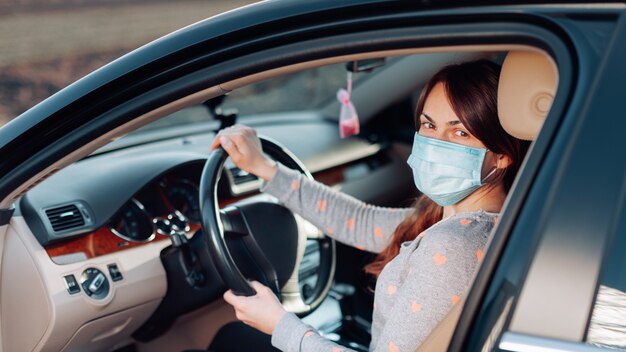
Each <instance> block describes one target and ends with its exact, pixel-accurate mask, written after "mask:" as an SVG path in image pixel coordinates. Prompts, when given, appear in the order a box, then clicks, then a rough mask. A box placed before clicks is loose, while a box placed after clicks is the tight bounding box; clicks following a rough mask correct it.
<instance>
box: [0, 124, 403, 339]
mask: <svg viewBox="0 0 626 352" xmlns="http://www.w3.org/2000/svg"><path fill="white" fill-rule="evenodd" d="M294 129H296V130H299V133H293V131H294ZM259 133H260V134H262V135H266V136H270V137H271V138H273V139H275V140H280V141H281V142H282V143H283V144H284V145H285V146H286V147H287V148H288V149H289V150H291V151H292V152H293V153H294V154H296V155H298V156H299V157H300V158H301V160H302V161H303V162H304V164H305V165H306V166H307V168H308V169H309V170H310V171H311V172H312V174H313V176H314V178H315V179H316V180H318V181H320V182H322V183H325V184H327V185H329V186H332V187H337V188H341V190H342V191H344V192H346V193H348V194H354V195H358V197H359V198H361V199H362V200H364V201H368V202H375V203H378V204H384V202H381V199H382V198H384V197H390V198H396V199H397V198H400V197H405V196H406V194H407V193H406V189H401V188H398V186H397V185H398V184H407V185H410V184H411V183H410V174H409V173H407V172H406V171H407V170H406V165H405V163H404V160H405V159H404V156H401V157H399V158H397V159H395V158H394V157H390V156H389V153H388V151H387V150H383V149H382V148H381V146H380V145H378V144H372V143H369V142H367V141H364V140H360V139H347V140H341V139H339V137H338V136H336V134H335V133H336V126H334V125H333V124H329V123H327V122H324V121H321V120H320V121H318V122H304V123H302V124H300V125H297V124H296V125H291V126H289V127H286V126H284V125H283V126H271V125H270V126H265V127H263V128H259ZM303 134H304V135H318V136H320V137H319V138H318V139H316V140H310V141H307V143H302V140H301V138H300V137H298V136H301V135H303ZM212 138H213V135H212V134H211V133H208V134H206V133H205V134H197V135H187V136H184V137H182V138H170V139H165V140H161V141H158V140H157V141H153V142H150V143H146V144H143V145H138V146H133V147H130V148H122V149H118V150H109V151H106V152H103V153H100V154H94V155H92V156H90V157H88V158H85V159H83V160H81V161H79V162H76V163H74V164H72V165H70V166H69V167H66V168H65V169H63V170H61V171H59V172H57V173H56V174H54V175H52V176H51V177H49V178H48V179H46V180H45V181H44V182H42V183H41V184H39V185H38V186H37V187H35V188H33V189H31V190H30V191H29V192H28V193H27V194H26V195H24V196H23V197H22V198H21V199H20V201H19V203H18V206H17V209H16V210H17V211H16V218H18V219H19V218H23V223H21V222H20V221H15V226H14V228H15V232H16V234H15V236H16V237H15V238H16V239H17V238H19V240H18V241H17V242H15V243H13V242H11V241H10V240H7V243H6V244H5V245H6V246H8V247H11V248H12V247H15V249H13V250H10V251H7V252H6V253H8V254H7V256H9V257H10V256H15V257H16V258H14V259H11V258H5V259H6V260H7V262H8V263H15V265H16V267H7V266H5V267H3V270H6V271H8V272H15V273H18V272H19V275H18V274H16V277H15V278H13V279H11V277H10V275H7V276H6V277H7V280H15V281H16V282H18V283H19V284H18V286H20V287H22V286H24V287H23V289H20V290H8V287H9V286H8V285H5V288H6V292H5V290H3V291H2V292H1V294H2V295H4V297H6V299H7V300H9V299H11V300H14V301H19V302H22V303H20V304H19V305H15V307H12V308H14V310H15V311H14V312H11V311H9V312H4V313H3V317H6V318H7V319H12V321H13V322H15V323H14V326H15V329H18V327H20V326H29V327H30V329H29V333H30V336H29V337H28V339H26V338H24V339H23V340H19V339H20V335H19V334H17V333H16V334H15V335H13V336H12V337H10V338H9V339H8V340H6V341H5V343H6V344H7V346H19V347H20V348H22V347H23V346H25V344H26V343H27V342H26V341H31V340H33V338H32V337H33V336H39V338H40V339H39V340H37V341H40V343H41V344H42V346H43V345H45V346H46V348H45V349H43V350H44V351H46V350H50V351H52V350H62V349H64V348H69V347H71V348H70V349H71V350H81V348H86V346H87V345H89V346H90V348H91V346H96V345H97V344H101V345H102V346H112V345H116V344H119V345H123V344H124V343H128V342H132V341H135V340H137V339H139V340H141V336H137V334H135V335H134V336H133V335H132V334H133V333H134V332H136V331H141V330H142V328H143V330H144V331H147V330H149V331H150V333H149V334H147V335H144V337H145V340H149V339H152V338H154V337H155V336H159V335H161V334H163V333H165V332H166V331H167V329H169V328H170V326H171V324H173V323H174V321H176V319H177V318H178V316H179V315H180V311H169V310H167V309H163V306H167V305H168V304H169V302H172V300H174V301H177V302H179V301H181V302H182V303H183V305H184V309H182V311H188V312H191V311H193V310H194V309H198V307H202V306H204V305H206V304H207V302H211V301H213V300H217V299H218V298H219V297H221V294H222V293H223V290H224V288H223V284H222V283H221V280H220V278H219V275H217V273H216V272H208V273H206V277H205V279H206V281H207V282H208V284H207V285H205V286H206V288H204V289H202V290H195V291H194V292H193V293H191V294H189V293H184V292H177V291H176V289H177V287H179V286H181V285H179V284H178V283H177V282H175V281H172V280H173V279H172V278H171V277H170V274H169V272H168V270H167V269H166V267H167V260H168V259H167V258H166V257H164V256H166V255H167V253H168V248H170V247H171V246H170V244H171V241H170V240H169V238H170V235H171V226H170V227H168V228H165V229H164V228H163V226H162V225H163V224H162V223H163V221H165V220H170V222H173V221H175V220H176V219H174V217H175V216H176V214H180V215H181V216H182V217H183V218H184V222H183V224H182V225H181V226H180V227H181V228H183V231H184V234H185V238H186V240H188V241H190V243H192V245H197V246H199V245H201V242H202V241H201V239H200V237H198V236H196V234H197V233H198V232H199V231H201V225H200V223H201V218H200V209H199V200H198V193H199V192H198V187H199V182H200V175H201V172H202V169H203V167H204V163H205V161H206V158H207V157H208V154H209V148H208V146H209V145H210V142H211V140H212ZM406 153H408V150H407V151H406ZM401 174H402V175H405V176H403V177H405V178H406V180H404V181H401V179H400V175H401ZM391 178H394V179H397V180H398V181H399V182H397V183H389V182H387V180H389V179H391ZM405 181H406V182H405ZM372 184H375V185H376V187H372ZM260 186H261V181H260V180H259V179H257V178H256V177H255V176H253V175H250V174H247V173H245V172H243V171H241V170H239V169H237V168H236V167H235V166H234V165H233V164H231V163H229V162H227V163H226V165H225V169H224V172H223V174H222V177H221V179H220V183H219V185H218V201H219V206H220V208H224V207H226V206H227V205H229V204H232V203H235V202H239V201H242V200H245V199H248V198H250V197H261V196H262V195H260V194H259V187H260ZM381 197H382V198H381ZM9 238H11V237H9ZM20 241H21V243H20ZM315 245H316V242H314V241H313V242H312V243H310V244H309V243H307V247H306V250H305V258H304V259H303V260H302V263H301V266H300V268H299V273H300V276H301V278H300V280H301V283H302V286H301V291H302V293H303V296H304V297H306V295H307V292H308V291H310V289H311V286H313V285H314V283H313V281H314V280H315V267H316V266H317V264H316V263H317V261H319V255H318V251H317V250H316V248H315ZM28 258H30V259H28ZM20 259H21V260H20ZM27 259H28V260H30V261H31V262H30V263H24V260H27ZM12 265H13V264H12ZM207 265H208V266H210V265H211V264H210V263H209V264H207ZM28 278H29V279H28ZM35 282H41V284H40V285H36V284H35ZM105 284H106V285H107V288H106V292H105V293H102V292H104V291H100V290H101V287H104V286H103V285H105ZM29 285H32V286H29ZM24 290H25V291H24ZM20 292H29V295H30V296H31V297H32V298H31V299H30V300H20V298H19V295H20ZM11 295H14V296H15V297H11ZM181 295H185V300H181V299H180V296H181ZM33 301H36V302H41V305H39V306H37V305H36V304H32V302H33ZM35 310H36V311H37V312H47V313H46V314H43V313H36V312H35ZM29 311H30V312H31V313H32V314H25V312H29ZM35 319H36V322H35ZM216 321H217V320H216ZM160 322H167V324H162V323H160ZM151 324H152V325H151ZM146 326H148V329H146V328H145V327H146ZM17 331H18V330H16V332H17ZM52 337H54V338H53V339H52ZM11 338H13V339H16V340H15V341H12V340H10V339H11ZM64 346H65V347H64ZM68 346H69V347H68ZM93 348H96V347H93Z"/></svg>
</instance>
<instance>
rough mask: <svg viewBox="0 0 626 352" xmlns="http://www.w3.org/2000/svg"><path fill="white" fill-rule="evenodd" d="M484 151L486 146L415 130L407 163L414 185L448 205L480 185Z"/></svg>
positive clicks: (434, 199) (439, 202) (485, 151)
mask: <svg viewBox="0 0 626 352" xmlns="http://www.w3.org/2000/svg"><path fill="white" fill-rule="evenodd" d="M486 153H487V149H482V148H473V147H468V146H465V145H461V144H456V143H450V142H446V141H442V140H438V139H434V138H428V137H424V136H422V135H420V134H419V133H415V139H414V141H413V151H412V153H411V155H410V156H409V160H408V161H407V163H408V164H409V166H411V168H412V169H413V179H414V181H415V186H417V189H419V190H420V192H422V193H423V194H425V195H426V196H427V197H428V198H430V199H432V200H433V201H435V203H437V204H439V205H441V206H448V205H452V204H456V203H458V202H459V201H461V200H462V199H463V198H465V197H467V196H468V195H470V194H471V193H472V192H474V191H475V190H476V189H477V188H479V187H480V186H482V185H483V179H481V177H480V173H481V170H482V167H483V161H484V160H485V154H486ZM495 170H496V169H495V168H494V169H493V170H492V171H491V172H490V173H489V175H487V176H486V177H485V178H487V177H489V176H491V174H493V172H494V171H495Z"/></svg>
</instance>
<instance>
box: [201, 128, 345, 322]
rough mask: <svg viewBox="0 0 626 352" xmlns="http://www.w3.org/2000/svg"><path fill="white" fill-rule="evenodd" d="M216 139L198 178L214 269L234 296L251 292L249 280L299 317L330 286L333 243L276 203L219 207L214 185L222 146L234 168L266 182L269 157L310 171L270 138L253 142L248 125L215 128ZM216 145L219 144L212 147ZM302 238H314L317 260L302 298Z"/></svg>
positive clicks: (270, 174) (316, 303) (272, 170)
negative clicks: (311, 284)
mask: <svg viewBox="0 0 626 352" xmlns="http://www.w3.org/2000/svg"><path fill="white" fill-rule="evenodd" d="M216 139H217V141H216V142H214V143H213V148H214V151H213V153H211V155H210V156H209V158H208V159H207V162H206V164H205V167H204V169H203V171H202V177H201V179H200V207H201V212H202V225H203V231H202V233H203V235H204V236H205V243H206V245H207V248H208V250H209V255H210V258H211V260H212V261H213V264H214V267H215V269H216V270H217V272H218V273H219V274H220V277H221V278H222V281H223V282H224V283H225V284H226V286H227V288H230V289H231V290H232V291H233V293H234V294H235V295H243V296H254V295H256V294H257V292H256V290H255V289H254V287H253V286H251V285H250V282H249V281H248V280H247V278H253V279H255V280H257V281H259V282H261V283H262V284H263V285H265V286H267V287H269V288H270V289H271V290H272V291H273V292H274V294H276V296H277V297H278V299H279V300H280V301H281V302H282V306H283V307H284V308H285V310H287V311H289V312H294V313H296V314H299V315H306V314H308V313H310V312H311V311H313V310H314V309H315V308H316V307H318V306H319V305H320V304H321V302H322V301H323V300H324V298H325V297H326V296H327V295H328V292H329V290H330V286H331V285H332V281H333V277H334V271H335V255H336V252H335V244H334V241H333V240H332V239H330V238H329V237H326V236H325V235H324V234H323V233H322V232H321V231H320V230H318V229H317V228H315V227H314V226H313V225H311V224H310V223H308V222H307V221H306V220H304V219H302V218H301V217H299V216H297V215H295V214H293V213H292V212H291V211H290V210H289V209H288V208H286V207H285V206H284V205H282V204H280V203H278V202H276V201H271V200H263V201H260V200H256V201H254V200H251V201H246V202H243V203H241V204H239V203H235V204H232V205H230V206H228V207H226V208H224V209H220V208H219V205H218V201H217V194H218V187H217V186H218V183H219V180H220V177H221V175H222V171H223V169H224V163H225V161H226V158H227V156H228V155H227V154H226V152H225V151H224V149H225V148H230V151H229V154H230V155H231V156H233V157H234V159H235V160H233V162H234V163H235V165H237V166H238V167H239V168H240V169H242V170H244V171H247V172H250V173H253V174H256V175H258V176H260V177H264V178H267V179H268V180H270V179H271V178H272V177H273V176H274V174H275V173H276V170H277V166H276V162H275V161H274V160H276V161H277V162H280V163H281V164H282V165H285V166H286V167H289V168H292V169H295V170H298V171H300V172H302V173H303V174H304V175H306V177H308V178H310V179H312V176H311V174H310V173H309V172H308V171H307V170H306V168H305V167H304V165H303V164H302V162H300V161H299V160H298V159H297V158H296V157H295V156H294V155H293V154H292V153H290V152H289V151H288V150H286V149H285V148H283V147H282V146H280V145H279V144H277V143H275V142H272V141H270V140H267V139H261V140H259V138H258V137H257V136H256V133H255V132H254V130H252V129H251V128H248V127H245V126H234V127H232V128H229V129H227V130H225V131H223V132H220V134H218V137H217V138H216ZM229 142H230V144H229ZM220 145H221V146H222V147H225V148H224V149H223V148H218V147H219V146H220ZM227 145H228V146H227ZM259 146H261V147H262V148H260V147H259ZM264 153H265V154H264ZM266 155H268V156H269V157H271V158H272V159H270V158H268V157H267V156H266ZM307 241H316V242H317V248H318V250H319V254H320V255H319V258H320V259H319V266H318V268H317V271H316V276H317V283H316V284H315V287H314V288H313V289H312V291H311V294H310V295H308V297H306V298H303V296H302V293H301V291H300V286H301V283H300V281H299V280H300V279H299V275H298V274H299V266H300V261H301V260H302V258H303V257H304V252H305V248H306V247H307ZM261 287H263V286H261Z"/></svg>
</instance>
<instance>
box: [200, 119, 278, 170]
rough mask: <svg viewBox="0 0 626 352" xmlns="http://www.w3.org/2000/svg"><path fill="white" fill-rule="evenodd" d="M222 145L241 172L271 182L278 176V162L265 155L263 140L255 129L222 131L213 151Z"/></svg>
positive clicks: (238, 127)
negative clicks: (262, 145) (275, 175)
mask: <svg viewBox="0 0 626 352" xmlns="http://www.w3.org/2000/svg"><path fill="white" fill-rule="evenodd" d="M220 145H221V146H222V148H224V150H225V151H226V152H227V153H228V156H230V160H232V162H233V163H234V164H235V165H236V166H237V167H238V168H240V169H241V170H243V171H246V172H249V173H251V174H253V175H256V176H258V177H260V178H262V179H264V180H265V181H271V179H272V178H273V177H274V174H276V162H275V161H274V160H272V159H270V158H268V157H266V156H265V155H264V154H263V148H262V147H261V140H259V137H258V136H257V134H256V131H255V130H254V129H253V128H250V127H248V126H243V125H234V126H231V127H228V128H226V129H223V130H221V131H220V132H219V133H218V134H217V136H216V137H215V139H214V140H213V143H212V144H211V149H212V150H215V148H217V147H219V146H220Z"/></svg>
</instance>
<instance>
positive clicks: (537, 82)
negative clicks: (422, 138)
mask: <svg viewBox="0 0 626 352" xmlns="http://www.w3.org/2000/svg"><path fill="white" fill-rule="evenodd" d="M557 72H558V71H557V67H556V64H555V63H554V61H552V59H551V58H550V57H549V56H548V55H546V54H545V53H542V52H539V51H511V52H509V53H508V54H507V55H506V58H505V59H504V62H503V63H502V71H501V72H500V80H499V83H498V115H499V117H500V124H501V125H502V127H503V128H504V130H505V131H507V133H509V134H510V135H512V136H514V137H517V138H519V139H524V140H530V141H532V140H534V139H535V138H536V137H537V134H538V133H539V130H540V129H541V126H542V125H543V121H544V120H545V118H546V116H547V115H548V111H549V110H550V107H551V106H552V101H553V99H554V94H555V92H556V87H557V83H558V73H557ZM463 304H464V301H462V302H458V303H457V304H456V305H455V306H454V307H453V308H452V310H450V312H448V314H447V315H446V316H445V317H444V318H443V320H442V321H441V322H440V323H439V324H437V326H436V327H435V329H433V331H432V332H431V333H430V335H428V337H427V338H426V340H424V342H423V343H422V344H421V345H420V347H418V349H417V350H416V352H426V351H428V352H444V351H447V350H448V345H449V344H450V340H451V339H452V335H453V334H454V330H455V328H456V325H457V322H458V320H459V318H460V316H461V312H462V310H463Z"/></svg>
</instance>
